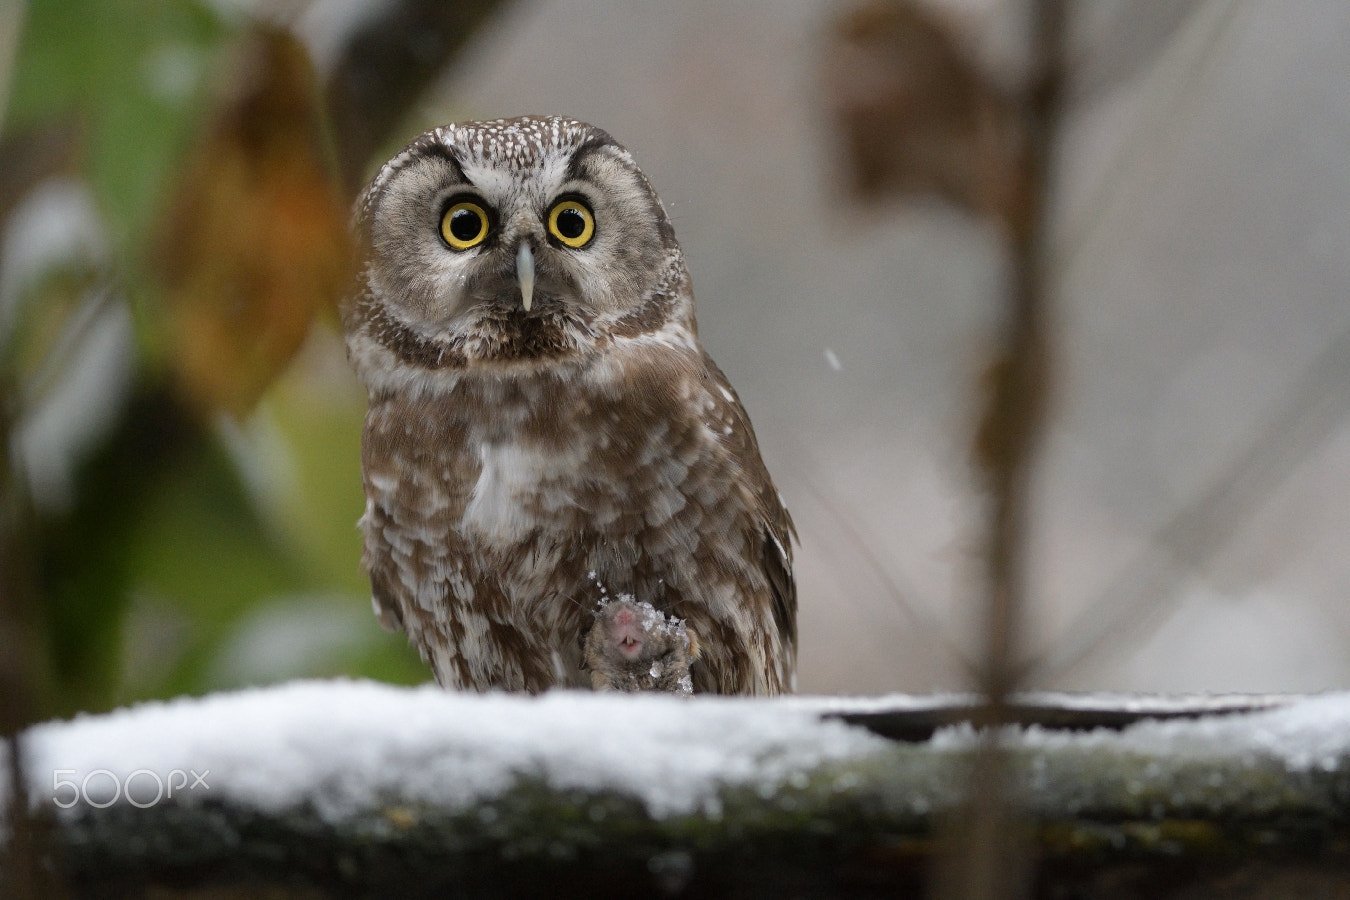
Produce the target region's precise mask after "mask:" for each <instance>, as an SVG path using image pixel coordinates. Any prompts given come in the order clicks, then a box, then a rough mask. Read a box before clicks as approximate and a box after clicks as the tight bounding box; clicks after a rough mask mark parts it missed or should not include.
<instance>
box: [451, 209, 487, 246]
mask: <svg viewBox="0 0 1350 900" xmlns="http://www.w3.org/2000/svg"><path fill="white" fill-rule="evenodd" d="M482 230H483V217H482V216H480V215H479V214H478V213H476V212H474V211H473V210H471V209H457V210H455V211H454V212H453V213H451V214H450V233H451V234H453V235H454V236H455V238H456V239H457V240H461V241H471V240H473V239H474V238H476V237H478V232H480V231H482Z"/></svg>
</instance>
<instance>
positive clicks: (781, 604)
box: [703, 350, 797, 668]
mask: <svg viewBox="0 0 1350 900" xmlns="http://www.w3.org/2000/svg"><path fill="white" fill-rule="evenodd" d="M703 365H704V367H705V368H706V371H707V377H708V378H709V380H710V381H711V382H712V387H713V390H712V391H711V392H710V393H711V394H713V395H715V396H720V397H722V398H723V399H725V401H726V405H725V407H723V409H722V411H721V412H722V414H723V416H724V417H725V419H726V420H727V421H728V424H729V425H730V426H731V427H730V431H729V432H727V433H726V437H725V439H724V445H725V446H726V447H727V448H728V449H729V450H730V451H731V452H732V453H734V454H735V456H736V457H737V461H738V462H739V463H740V466H741V470H742V471H743V472H744V473H745V477H746V480H747V482H748V483H749V484H750V485H752V486H753V489H754V491H755V495H756V499H757V500H758V504H757V505H758V507H759V509H758V512H759V515H760V517H762V518H761V522H760V524H761V528H762V537H761V540H760V552H759V556H760V559H759V564H760V568H761V570H762V571H763V572H764V576H765V578H766V579H767V581H768V584H769V595H770V596H769V602H770V612H771V613H772V615H773V621H774V624H775V625H776V626H777V628H778V635H779V639H780V640H781V642H782V645H783V646H784V647H785V648H787V650H788V652H789V653H790V654H791V656H792V662H793V665H794V666H795V662H796V655H797V582H796V580H795V579H794V578H793V576H792V542H793V541H794V540H796V538H797V530H796V528H795V527H794V526H793V524H792V516H791V515H789V514H788V511H787V507H786V506H784V505H783V499H782V498H781V497H780V496H779V495H778V489H777V488H776V487H774V483H773V479H772V478H770V477H769V470H768V469H767V468H766V467H765V466H764V460H763V459H762V458H761V457H760V455H759V442H758V441H757V440H756V438H755V430H754V428H753V427H752V426H751V425H750V417H749V416H748V415H747V414H746V412H745V407H743V406H742V405H741V401H740V397H739V396H737V394H736V391H735V389H734V388H732V386H731V382H730V381H728V380H727V377H726V375H724V374H722V370H721V369H719V368H718V367H717V363H715V362H713V360H712V357H710V356H709V355H708V352H707V351H706V350H704V351H703ZM789 668H791V667H789Z"/></svg>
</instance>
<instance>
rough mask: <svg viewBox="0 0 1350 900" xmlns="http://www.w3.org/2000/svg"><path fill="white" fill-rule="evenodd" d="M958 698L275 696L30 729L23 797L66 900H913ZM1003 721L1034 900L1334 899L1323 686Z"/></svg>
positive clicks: (1050, 702)
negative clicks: (243, 899)
mask: <svg viewBox="0 0 1350 900" xmlns="http://www.w3.org/2000/svg"><path fill="white" fill-rule="evenodd" d="M968 703H969V700H968V699H965V698H960V697H955V696H941V697H927V698H916V697H904V696H891V697H884V698H872V699H866V700H861V699H860V700H848V699H839V698H809V697H802V698H786V699H776V700H754V699H738V698H715V697H695V698H692V699H685V698H680V697H676V696H671V695H650V694H644V695H615V694H593V693H586V692H574V691H557V692H552V693H549V694H545V695H543V696H539V697H528V696H520V695H506V694H495V695H494V694H488V695H478V694H454V693H446V692H443V691H440V690H438V689H435V688H432V687H425V688H418V689H405V688H395V687H389V686H384V685H378V684H373V683H368V682H341V681H338V682H299V683H294V684H289V685H284V686H280V687H274V688H265V689H257V690H249V691H242V692H238V693H232V694H221V695H214V696H210V697H205V698H200V699H180V700H175V701H172V702H169V703H151V704H145V705H141V706H138V707H135V708H131V709H126V710H119V711H117V712H113V713H110V714H107V715H100V716H85V717H80V718H77V719H75V720H74V721H70V722H53V723H47V724H44V725H41V726H37V727H35V728H33V729H31V730H30V731H29V732H28V735H27V738H26V744H25V746H26V758H27V767H26V768H27V776H28V779H29V784H30V795H29V798H28V800H29V804H30V807H31V808H32V809H33V810H35V811H36V812H37V813H38V814H39V815H40V816H41V817H43V818H44V819H46V820H47V821H48V823H49V826H50V827H49V834H50V839H51V845H52V853H53V854H54V865H55V866H56V867H57V868H58V870H59V871H61V872H62V873H64V875H65V877H66V878H67V879H68V880H69V881H70V883H71V886H72V887H73V889H74V893H75V894H76V895H77V896H80V895H96V896H143V895H145V894H146V893H147V892H148V891H150V890H152V889H153V890H155V891H158V892H160V894H163V895H165V896H173V893H172V892H173V891H178V890H182V891H188V890H201V889H205V888H216V889H236V890H239V891H241V892H242V893H241V894H240V895H241V896H245V895H248V894H249V893H250V892H260V891H262V890H264V889H266V890H272V891H276V890H280V891H282V894H281V895H282V896H290V895H291V894H295V895H297V896H432V895H437V896H438V895H442V894H444V893H446V892H456V893H457V894H461V895H485V896H486V895H492V896H496V895H501V894H503V893H525V892H528V891H539V890H543V891H546V892H547V893H549V894H550V895H553V896H557V895H559V894H562V895H581V894H586V895H590V896H595V895H600V896H604V895H629V894H640V893H653V892H655V893H665V894H672V895H673V894H679V893H682V892H695V893H699V894H705V893H708V892H726V893H736V894H750V895H768V894H778V893H788V894H796V895H805V896H810V895H822V896H826V895H838V894H840V893H846V894H851V895H854V894H856V895H867V894H879V895H880V894H894V892H896V891H900V892H902V893H903V892H906V891H914V892H919V891H921V890H922V886H923V884H924V880H925V877H926V874H927V870H928V866H929V862H930V861H931V856H932V853H933V851H934V848H935V841H934V840H933V836H934V833H935V824H936V823H937V822H938V821H940V819H941V817H942V814H943V813H944V812H945V811H948V810H951V809H952V808H953V807H954V806H955V805H956V804H957V803H958V802H959V801H960V799H961V797H962V791H963V780H964V773H965V772H966V770H967V768H966V767H967V765H968V763H969V760H970V758H971V755H972V750H973V749H974V747H975V746H976V743H977V741H978V740H979V737H978V736H977V735H976V734H975V732H974V731H973V730H972V729H971V728H970V727H969V726H968V725H965V724H961V722H960V719H961V717H962V713H963V711H964V710H966V709H968V708H969V707H968ZM1017 710H1018V711H1019V720H1020V721H1021V722H1022V723H1023V724H1021V725H1019V726H1017V727H1012V728H1009V729H1007V730H1006V732H1005V735H1004V737H1005V745H1006V747H1007V748H1008V752H1009V753H1010V755H1011V758H1012V760H1013V765H1014V766H1015V770H1016V772H1017V773H1018V782H1017V783H1018V785H1019V788H1018V790H1019V792H1020V794H1019V797H1018V799H1019V801H1020V804H1021V806H1022V808H1024V809H1025V810H1026V811H1027V814H1028V817H1029V821H1031V822H1033V823H1034V827H1035V829H1036V834H1037V835H1038V839H1039V848H1038V866H1037V878H1038V881H1039V884H1038V890H1039V891H1040V892H1041V893H1042V894H1043V895H1044V894H1047V893H1050V894H1053V895H1055V896H1108V895H1109V896H1136V895H1138V896H1157V897H1165V896H1189V895H1187V894H1185V893H1184V891H1202V892H1203V891H1206V890H1210V889H1215V890H1217V889H1218V888H1217V887H1215V886H1216V885H1227V886H1228V888H1225V889H1227V890H1230V892H1229V893H1226V894H1221V895H1216V896H1225V897H1228V896H1231V897H1246V896H1253V897H1255V896H1266V895H1267V894H1262V893H1259V891H1263V890H1264V891H1267V892H1269V891H1270V890H1272V889H1276V890H1277V891H1278V892H1284V891H1286V890H1296V892H1298V893H1302V894H1303V895H1306V896H1317V891H1318V890H1321V889H1322V887H1323V886H1332V885H1340V884H1344V883H1350V882H1347V879H1350V850H1348V849H1347V847H1350V694H1331V695H1324V696H1318V697H1306V698H1179V699H1174V700H1168V699H1161V698H1139V697H1121V696H1097V697H1071V696H1064V695H1037V696H1028V697H1024V698H1022V701H1021V702H1020V703H1019V704H1018V706H1017ZM874 732H876V733H874ZM881 734H885V735H889V738H884V737H881V736H879V735H881ZM896 738H899V739H896ZM1291 879H1292V880H1291ZM1108 885H1109V886H1114V887H1112V890H1115V891H1116V893H1111V894H1104V893H1102V891H1104V890H1105V889H1106V888H1105V887H1104V886H1108ZM1234 885H1236V886H1237V887H1233V886H1234ZM1244 885H1247V886H1249V887H1250V888H1251V892H1249V893H1242V892H1241V891H1242V890H1245V889H1246V888H1244V887H1243V886H1244ZM1272 886H1274V887H1272ZM1328 889H1330V888H1328ZM165 891H168V892H169V893H167V894H164V892H165ZM1122 891H1123V892H1122ZM1131 891H1133V893H1131ZM1234 891H1236V892H1234ZM1055 892H1058V893H1055ZM1201 895H1205V896H1208V894H1203V893H1202V894H1197V895H1196V896H1201ZM1276 895H1279V893H1277V894H1271V896H1276Z"/></svg>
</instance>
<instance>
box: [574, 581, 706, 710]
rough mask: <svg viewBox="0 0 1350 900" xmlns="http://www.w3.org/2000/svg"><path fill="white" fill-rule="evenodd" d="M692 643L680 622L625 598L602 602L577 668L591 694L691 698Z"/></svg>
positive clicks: (694, 651)
mask: <svg viewBox="0 0 1350 900" xmlns="http://www.w3.org/2000/svg"><path fill="white" fill-rule="evenodd" d="M698 652H699V648H698V642H697V641H696V640H695V639H694V636H693V635H692V634H691V633H690V631H689V629H688V628H687V627H685V624H684V622H683V621H682V620H680V619H676V618H674V617H671V618H667V617H666V615H665V614H664V613H662V612H661V611H660V610H658V609H656V608H655V607H653V606H652V605H651V604H650V603H645V602H637V601H634V600H632V599H630V598H627V597H620V598H618V599H615V600H609V601H605V602H603V603H602V604H601V606H600V608H599V609H598V610H597V611H596V617H595V624H594V625H592V626H591V629H590V631H589V632H587V634H586V637H585V640H584V643H583V648H582V665H583V666H584V667H585V668H586V669H588V670H589V671H590V675H591V687H592V688H594V689H595V690H597V691H626V692H635V691H666V692H669V693H674V694H692V693H693V692H694V682H693V679H692V678H691V677H690V675H689V667H690V666H691V665H692V664H693V663H694V662H695V661H696V660H697V659H698Z"/></svg>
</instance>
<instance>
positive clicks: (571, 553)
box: [343, 116, 797, 694]
mask: <svg viewBox="0 0 1350 900" xmlns="http://www.w3.org/2000/svg"><path fill="white" fill-rule="evenodd" d="M354 223H355V232H356V237H357V240H358V242H359V246H360V248H361V253H362V259H361V265H360V274H359V277H358V284H357V288H356V290H355V292H354V296H353V297H352V298H351V300H350V301H349V302H348V303H347V304H346V305H345V308H344V311H343V320H344V330H345V333H346V338H347V346H348V350H349V355H350V357H351V359H352V361H353V363H354V365H355V368H356V370H357V373H358V375H359V377H360V378H361V380H362V382H363V383H364V384H365V386H366V388H367V390H368V392H369V399H370V403H369V408H368V412H367V415H366V420H365V428H364V433H363V437H362V446H361V463H362V472H363V481H364V485H365V492H366V509H365V514H364V515H363V516H362V518H361V528H362V531H363V534H364V539H365V548H364V552H363V555H362V562H363V567H364V568H365V570H366V571H367V573H368V574H369V576H370V582H371V592H372V597H373V602H374V606H375V612H376V615H377V616H378V617H379V619H380V621H381V622H382V623H383V624H385V626H386V627H389V628H391V629H399V628H401V629H403V630H404V631H405V632H407V635H408V639H409V640H410V641H411V643H412V644H413V645H414V646H416V647H417V649H418V650H419V651H420V653H421V654H422V657H423V658H424V659H425V660H426V661H427V662H428V663H429V664H430V666H431V669H432V671H433V673H434V674H435V677H436V680H437V681H438V682H439V683H440V684H441V685H443V686H444V687H447V688H464V689H474V690H491V689H501V690H510V691H530V692H538V691H543V690H547V689H549V688H551V687H555V686H559V687H561V686H573V687H589V686H590V677H589V673H588V672H587V670H586V667H585V665H584V661H583V658H582V655H583V645H584V641H585V637H586V635H587V634H588V633H589V632H590V630H591V627H592V626H593V625H594V624H595V617H594V615H593V612H592V611H593V610H594V609H595V606H596V603H597V601H598V600H600V599H602V598H603V597H604V596H606V595H607V596H611V597H616V596H620V595H628V596H630V597H632V598H633V599H634V601H635V602H638V603H648V604H651V606H652V607H653V608H654V609H656V610H659V611H660V612H661V613H662V614H664V615H667V616H670V617H673V618H677V619H681V620H683V621H685V622H686V623H687V624H688V628H689V629H690V630H691V631H693V632H694V633H695V634H697V635H698V638H699V642H700V645H701V652H700V654H699V657H698V660H697V661H696V662H695V663H694V664H693V665H692V667H691V670H690V675H691V678H692V681H693V687H694V690H695V691H696V692H700V693H722V694H777V693H780V692H783V691H787V690H791V689H792V687H793V684H794V681H795V674H794V673H795V666H796V627H797V626H796V618H797V598H796V588H795V584H794V581H793V577H792V550H791V541H792V540H793V538H794V537H795V534H794V530H793V525H792V520H791V518H790V517H789V515H788V512H787V510H786V509H785V507H784V505H783V501H782V498H781V497H780V496H779V494H778V491H777V490H775V488H774V485H773V481H772V480H771V479H770V477H769V473H768V471H767V470H766V469H765V467H764V463H763V461H762V460H761V459H760V454H759V447H758V444H757V442H756V440H755V434H754V431H753V430H752V429H751V426H750V421H749V419H748V418H747V416H746V413H745V409H744V408H743V407H742V406H741V403H740V400H739V399H738V398H737V396H736V392H735V391H734V390H732V388H731V385H730V384H729V383H728V382H727V379H726V376H724V375H723V374H722V372H721V370H720V369H718V367H717V365H716V364H715V363H714V362H713V361H712V359H711V358H710V357H709V356H708V354H707V352H706V351H705V350H704V349H703V346H702V345H701V344H700V343H699V340H698V332H697V326H696V324H695V321H694V297H693V293H692V289H691V285H690V278H689V272H688V270H687V268H686V267H685V261H684V256H683V254H682V252H681V250H680V246H679V244H678V243H676V240H675V233H674V230H673V228H672V226H671V222H670V218H669V216H667V214H666V212H665V209H664V208H663V207H662V205H661V201H660V200H659V199H658V198H657V196H656V193H655V192H654V191H653V189H652V187H651V185H650V184H649V183H648V181H647V178H646V176H644V175H643V173H642V171H641V170H640V169H639V168H638V167H637V164H636V163H634V161H633V158H632V156H631V155H630V154H629V153H628V151H627V150H625V149H624V148H623V147H621V146H620V145H619V144H618V143H616V142H615V141H614V139H613V138H611V137H610V136H609V135H608V134H606V133H605V132H604V131H601V130H600V129H598V128H595V127H593V126H590V125H587V124H585V123H583V122H578V121H575V120H573V119H568V118H563V117H557V116H547V117H533V116H530V117H523V118H517V119H499V120H495V121H488V122H461V123H456V124H451V125H446V126H444V127H441V128H436V129H434V130H432V131H429V132H427V133H426V134H423V135H422V136H420V137H418V138H417V139H416V140H414V141H413V142H412V143H411V144H409V145H408V146H407V147H406V148H405V149H404V150H403V151H401V152H400V153H399V154H398V155H396V156H395V157H394V158H393V159H391V160H390V161H389V162H388V163H386V164H385V165H384V167H383V168H382V169H381V170H380V171H379V173H378V174H377V175H376V176H375V178H374V179H373V180H372V181H371V183H370V185H369V186H368V187H367V189H366V190H365V192H364V194H363V195H362V197H361V199H360V200H358V202H357V205H356V211H355V215H354ZM606 592H608V593H607V594H606Z"/></svg>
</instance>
